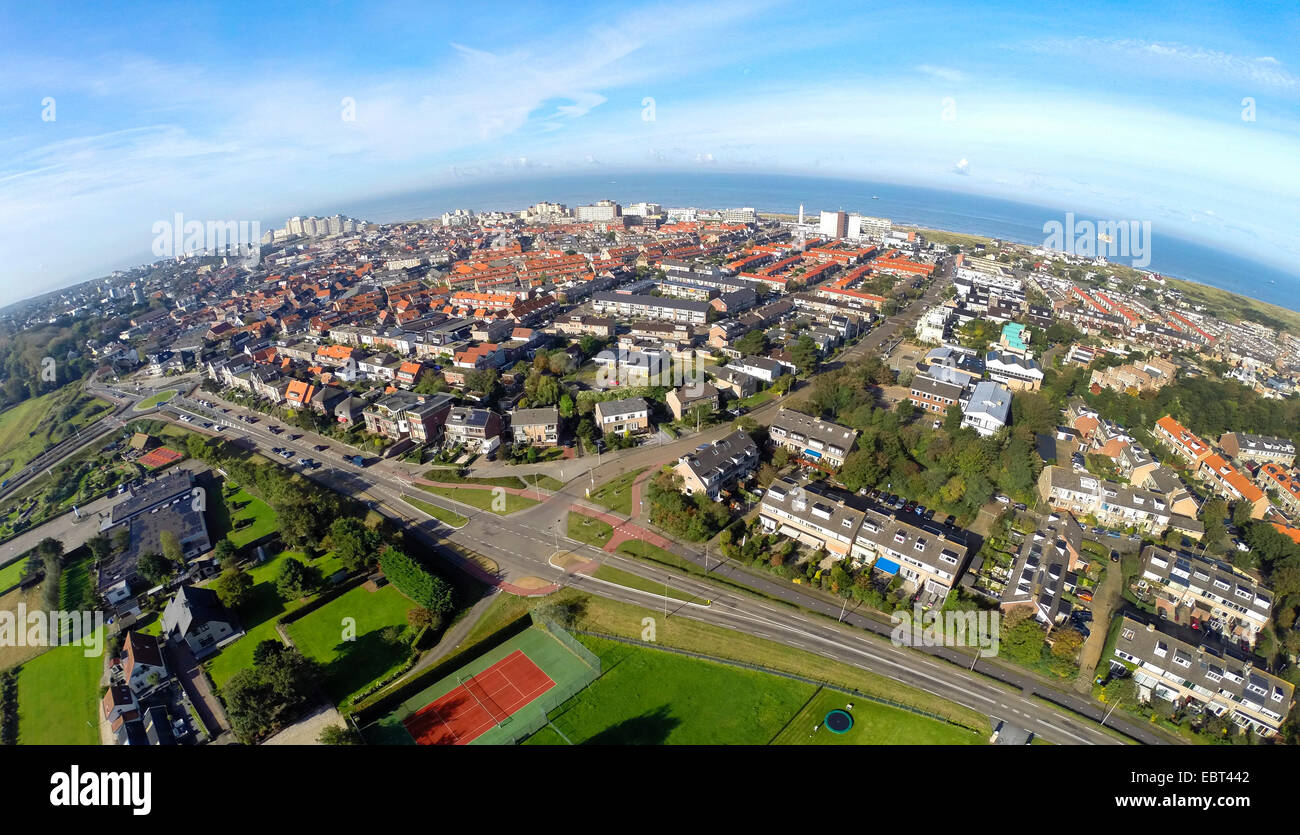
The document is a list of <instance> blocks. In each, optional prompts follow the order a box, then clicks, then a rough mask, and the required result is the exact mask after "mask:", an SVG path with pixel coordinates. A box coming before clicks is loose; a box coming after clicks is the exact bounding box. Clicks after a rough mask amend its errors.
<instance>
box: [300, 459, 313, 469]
mask: <svg viewBox="0 0 1300 835" xmlns="http://www.w3.org/2000/svg"><path fill="white" fill-rule="evenodd" d="M298 466H300V467H309V466H311V459H310V458H299V459H298Z"/></svg>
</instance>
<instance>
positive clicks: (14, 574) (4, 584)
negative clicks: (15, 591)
mask: <svg viewBox="0 0 1300 835" xmlns="http://www.w3.org/2000/svg"><path fill="white" fill-rule="evenodd" d="M25 565H27V558H26V557H19V558H18V559H16V560H14V561H13V562H11V563H9V564H8V565H6V566H4V567H3V568H0V590H3V589H7V588H9V587H10V586H15V585H17V584H18V581H19V580H20V579H22V576H23V566H25Z"/></svg>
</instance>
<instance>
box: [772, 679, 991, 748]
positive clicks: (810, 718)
mask: <svg viewBox="0 0 1300 835" xmlns="http://www.w3.org/2000/svg"><path fill="white" fill-rule="evenodd" d="M850 704H852V705H853V709H852V710H849V711H848V712H849V713H850V714H852V716H853V727H852V728H850V729H849V730H848V731H847V732H845V733H842V734H835V733H831V732H830V731H828V730H826V727H825V725H824V722H825V719H826V714H827V713H828V712H830V711H831V710H834V709H835V708H840V709H841V710H844V709H846V708H847V707H848V705H850ZM817 725H821V726H822V727H821V728H820V729H819V730H816V731H814V730H813V727H814V726H817ZM772 744H773V745H984V744H986V739H985V738H984V737H983V736H982V735H980V734H977V733H976V732H975V731H972V730H970V729H968V728H959V727H957V726H956V725H949V724H947V723H945V722H938V721H935V720H934V719H929V718H927V717H925V716H918V715H917V714H915V713H910V712H908V711H906V710H899V709H898V708H895V707H889V706H887V705H881V704H876V703H875V702H870V701H867V700H865V699H854V698H853V697H852V696H848V695H845V694H844V693H840V692H838V691H836V690H827V689H825V688H822V689H821V690H818V691H817V695H816V696H814V697H813V698H812V700H811V701H810V702H808V704H807V705H805V706H804V709H803V710H801V711H799V714H798V715H797V716H795V717H794V719H793V720H792V721H791V722H790V724H789V725H787V726H786V728H785V730H783V731H782V732H781V733H780V734H779V735H778V736H777V737H776V738H775V739H774V740H772Z"/></svg>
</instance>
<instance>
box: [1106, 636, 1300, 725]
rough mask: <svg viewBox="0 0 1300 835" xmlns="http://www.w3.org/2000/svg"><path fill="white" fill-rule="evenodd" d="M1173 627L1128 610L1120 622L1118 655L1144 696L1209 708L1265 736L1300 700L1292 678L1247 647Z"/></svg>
mask: <svg viewBox="0 0 1300 835" xmlns="http://www.w3.org/2000/svg"><path fill="white" fill-rule="evenodd" d="M1168 629H1177V627H1168V626H1166V627H1165V629H1161V630H1158V629H1156V627H1155V624H1154V623H1152V624H1147V623H1142V622H1140V621H1138V620H1135V619H1134V618H1132V617H1128V616H1125V617H1124V618H1123V620H1122V622H1121V624H1120V632H1119V637H1118V638H1117V639H1116V641H1115V659H1116V660H1117V662H1118V663H1121V664H1123V665H1124V666H1125V667H1126V668H1128V669H1129V670H1130V671H1132V674H1133V680H1134V682H1135V683H1136V684H1137V686H1138V694H1139V698H1141V699H1142V700H1143V701H1151V700H1152V699H1161V700H1163V701H1166V702H1172V703H1174V704H1178V705H1181V706H1185V707H1188V708H1190V709H1191V710H1193V711H1196V712H1200V711H1208V712H1209V713H1212V714H1213V715H1215V716H1221V717H1225V718H1227V719H1229V720H1230V721H1231V722H1232V723H1233V724H1235V725H1236V726H1237V727H1239V728H1241V729H1243V730H1250V731H1254V732H1255V733H1257V734H1259V735H1260V736H1264V737H1269V736H1272V735H1273V734H1275V733H1277V731H1278V729H1279V728H1280V727H1281V726H1282V722H1283V721H1284V720H1285V719H1286V715H1287V713H1289V712H1290V711H1291V707H1292V705H1293V704H1294V701H1295V688H1294V687H1292V685H1291V684H1290V683H1289V682H1287V681H1284V680H1282V679H1280V678H1278V677H1276V676H1274V675H1271V674H1269V673H1267V672H1265V671H1264V670H1262V669H1259V668H1258V667H1257V666H1256V665H1255V663H1254V661H1253V660H1252V658H1251V656H1249V655H1247V654H1245V653H1242V652H1240V651H1238V650H1235V649H1232V648H1230V647H1224V646H1210V645H1207V644H1205V643H1199V642H1197V640H1196V639H1195V637H1194V636H1195V635H1196V633H1194V632H1193V633H1191V635H1188V634H1187V633H1186V632H1183V631H1181V630H1180V631H1179V635H1178V636H1175V635H1174V634H1171V633H1170V632H1169V631H1165V630H1168Z"/></svg>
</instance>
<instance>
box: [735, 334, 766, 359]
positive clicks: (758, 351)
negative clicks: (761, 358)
mask: <svg viewBox="0 0 1300 835" xmlns="http://www.w3.org/2000/svg"><path fill="white" fill-rule="evenodd" d="M734 347H735V349H736V350H737V351H740V352H741V353H742V354H750V355H755V356H758V355H762V354H763V353H765V352H766V351H767V334H765V333H763V330H762V329H761V328H755V329H754V330H752V331H749V332H748V333H746V334H745V335H744V336H742V337H740V338H739V339H737V340H736V344H735V346H734Z"/></svg>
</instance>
